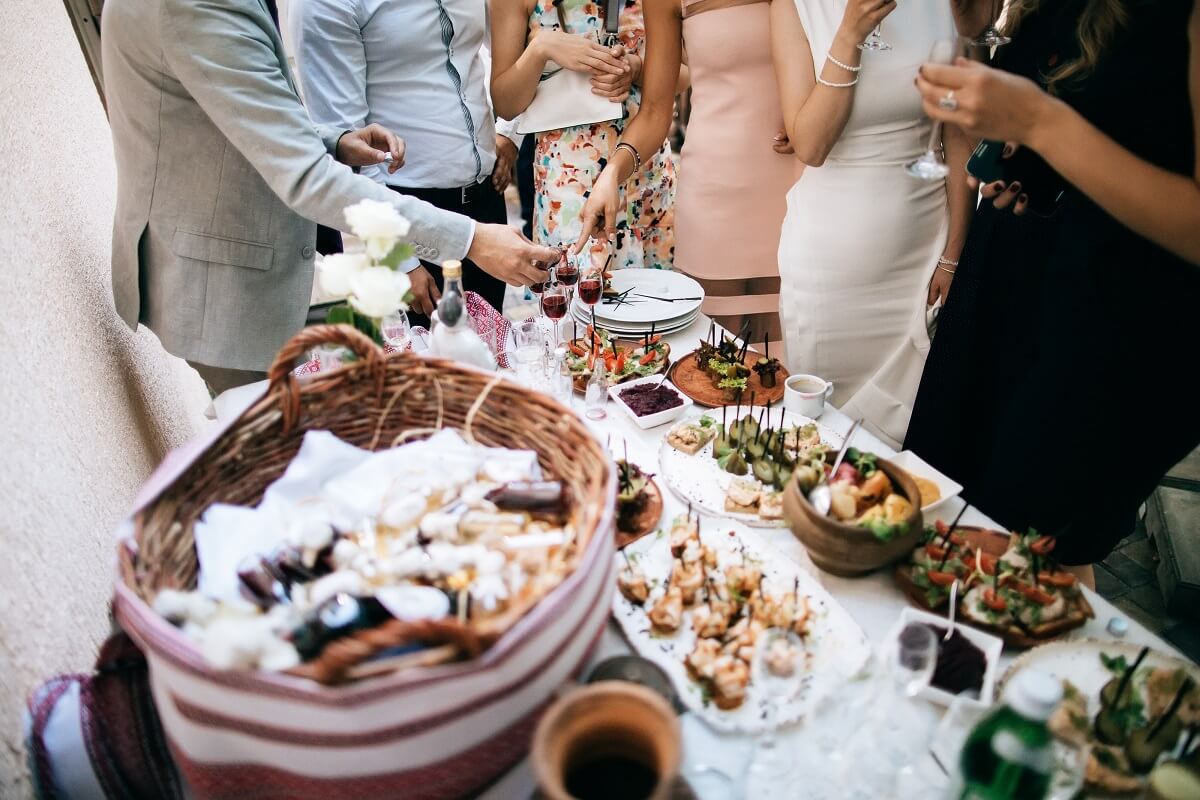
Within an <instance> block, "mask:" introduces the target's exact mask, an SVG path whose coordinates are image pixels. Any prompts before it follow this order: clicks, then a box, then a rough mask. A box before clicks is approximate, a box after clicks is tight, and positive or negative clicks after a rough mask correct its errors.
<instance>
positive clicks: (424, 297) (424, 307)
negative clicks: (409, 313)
mask: <svg viewBox="0 0 1200 800" xmlns="http://www.w3.org/2000/svg"><path fill="white" fill-rule="evenodd" d="M408 279H409V280H410V281H412V289H411V290H410V291H412V295H413V301H412V309H413V311H417V312H419V313H421V314H424V315H425V316H427V317H428V316H429V315H430V314H432V313H433V310H434V309H435V308H437V302H438V300H441V299H442V293H441V292H439V291H438V288H437V283H436V282H435V281H434V280H433V276H432V275H430V274H429V270H427V269H425V268H424V267H417V268H416V269H414V270H413V271H412V272H410V273H408Z"/></svg>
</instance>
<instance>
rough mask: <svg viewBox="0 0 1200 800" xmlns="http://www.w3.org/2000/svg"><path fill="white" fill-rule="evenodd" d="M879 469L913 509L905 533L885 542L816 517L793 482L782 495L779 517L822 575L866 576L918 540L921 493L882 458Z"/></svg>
mask: <svg viewBox="0 0 1200 800" xmlns="http://www.w3.org/2000/svg"><path fill="white" fill-rule="evenodd" d="M879 468H880V469H881V470H883V471H884V472H885V473H886V474H887V476H888V477H889V478H891V480H892V485H893V486H894V487H895V490H896V492H897V493H898V494H901V495H903V496H904V497H905V498H907V499H908V501H909V502H910V503H911V504H912V506H913V510H912V513H911V514H910V515H909V517H908V532H907V533H906V534H904V535H903V536H897V537H896V538H895V539H892V540H891V541H889V542H882V541H880V540H879V539H877V538H876V537H875V534H873V533H871V531H870V530H868V529H866V528H860V527H859V526H857V525H850V524H847V523H845V522H839V521H838V520H836V519H834V518H833V517H826V516H822V515H821V514H818V513H817V511H816V509H814V508H813V507H812V504H811V503H809V502H808V499H807V498H806V497H804V496H803V493H802V492H801V491H800V487H799V486H798V485H797V483H796V481H795V480H794V479H793V480H792V481H791V482H790V483H789V484H788V486H787V489H786V490H785V491H784V493H783V515H784V517H785V518H786V519H787V522H788V526H789V527H790V528H791V529H792V533H793V534H795V536H796V538H797V539H799V540H800V543H801V544H802V545H804V547H805V549H807V550H808V555H809V557H810V558H812V560H813V563H814V564H816V565H817V566H818V567H820V568H821V569H823V570H825V571H826V572H831V573H833V574H834V575H839V576H841V577H843V578H854V577H858V576H859V575H866V574H867V573H869V572H874V571H875V570H877V569H879V568H880V567H885V566H887V565H888V564H890V563H892V562H893V561H897V560H899V559H901V558H903V557H904V556H905V555H907V554H908V553H909V551H911V550H912V549H913V548H914V547H916V546H917V542H919V541H920V540H921V533H922V531H923V522H922V517H921V493H920V491H918V489H917V484H916V482H915V481H914V480H913V479H912V477H911V476H910V475H909V474H908V473H907V472H905V471H904V470H902V469H900V468H899V467H897V466H896V465H895V464H893V463H891V462H890V461H886V460H884V459H882V458H881V459H879Z"/></svg>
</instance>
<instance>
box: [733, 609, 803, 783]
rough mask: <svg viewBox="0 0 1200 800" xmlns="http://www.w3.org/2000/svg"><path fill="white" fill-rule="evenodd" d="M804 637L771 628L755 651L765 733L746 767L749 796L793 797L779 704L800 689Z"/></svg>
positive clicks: (792, 765)
mask: <svg viewBox="0 0 1200 800" xmlns="http://www.w3.org/2000/svg"><path fill="white" fill-rule="evenodd" d="M803 659H804V640H803V639H801V638H800V637H799V636H797V635H796V634H795V633H794V632H793V631H790V630H787V629H785V628H768V629H767V630H765V631H763V633H762V634H761V635H760V636H759V637H758V643H757V646H756V647H755V650H754V667H753V685H754V686H755V687H756V688H757V689H758V690H759V691H761V692H762V693H763V694H764V695H765V696H766V698H765V700H766V702H765V703H764V704H763V732H762V733H761V734H760V735H759V737H758V739H757V740H756V741H755V743H754V755H753V756H751V758H750V764H749V766H748V767H747V768H746V792H745V796H746V797H754V798H771V797H780V798H783V797H792V796H794V790H795V787H794V786H793V785H792V781H791V780H789V776H790V775H791V773H792V771H793V769H794V768H795V758H794V755H793V754H792V753H790V752H787V751H785V750H784V749H783V748H781V747H780V746H779V735H778V734H779V722H778V717H779V707H780V706H782V705H783V704H784V703H786V702H787V701H788V700H790V699H791V698H793V697H794V696H795V695H796V693H797V692H798V691H799V689H800V673H801V668H802V666H803Z"/></svg>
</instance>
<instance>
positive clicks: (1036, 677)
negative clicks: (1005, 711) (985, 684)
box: [1004, 669, 1062, 722]
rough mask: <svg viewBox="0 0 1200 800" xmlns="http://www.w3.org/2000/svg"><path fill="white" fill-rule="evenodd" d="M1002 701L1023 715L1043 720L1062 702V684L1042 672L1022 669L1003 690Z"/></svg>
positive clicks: (1048, 717)
mask: <svg viewBox="0 0 1200 800" xmlns="http://www.w3.org/2000/svg"><path fill="white" fill-rule="evenodd" d="M1004 702H1005V703H1007V704H1008V706H1009V708H1011V709H1012V710H1013V711H1016V712H1017V713H1018V714H1020V715H1021V716H1023V717H1027V718H1029V719H1032V720H1036V721H1037V722H1045V721H1046V720H1048V719H1050V715H1051V714H1053V713H1054V709H1056V708H1058V704H1059V703H1061V702H1062V684H1061V683H1059V682H1058V681H1057V680H1055V679H1054V678H1052V677H1050V676H1049V675H1047V674H1046V673H1044V672H1038V671H1037V670H1034V669H1026V670H1022V671H1021V672H1018V673H1017V675H1016V677H1014V678H1013V681H1012V683H1010V684H1009V686H1008V688H1007V689H1006V690H1005V691H1004Z"/></svg>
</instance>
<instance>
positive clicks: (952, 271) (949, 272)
mask: <svg viewBox="0 0 1200 800" xmlns="http://www.w3.org/2000/svg"><path fill="white" fill-rule="evenodd" d="M938 269H940V270H941V271H942V272H944V273H946V274H947V275H953V274H954V273H956V272H958V270H956V269H946V268H945V267H943V266H942V265H941V264H938Z"/></svg>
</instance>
